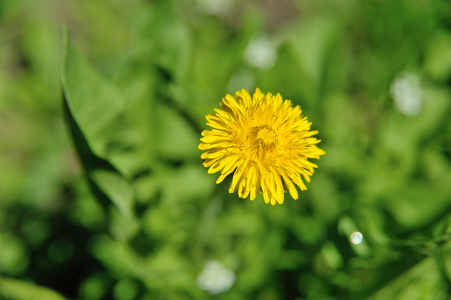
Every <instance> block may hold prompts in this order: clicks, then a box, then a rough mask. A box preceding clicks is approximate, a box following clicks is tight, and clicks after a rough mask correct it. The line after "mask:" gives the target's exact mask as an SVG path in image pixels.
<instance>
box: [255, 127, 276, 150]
mask: <svg viewBox="0 0 451 300" xmlns="http://www.w3.org/2000/svg"><path fill="white" fill-rule="evenodd" d="M257 140H258V142H259V143H262V144H263V145H264V146H269V145H273V144H274V143H275V142H276V141H277V134H276V132H275V131H274V130H272V129H270V128H267V127H263V128H261V129H259V130H258V132H257Z"/></svg>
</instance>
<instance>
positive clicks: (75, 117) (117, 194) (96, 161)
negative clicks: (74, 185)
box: [61, 34, 134, 219]
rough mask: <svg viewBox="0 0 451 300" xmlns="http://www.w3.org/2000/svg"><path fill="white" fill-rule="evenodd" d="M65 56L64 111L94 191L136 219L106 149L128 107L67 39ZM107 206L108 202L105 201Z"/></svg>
mask: <svg viewBox="0 0 451 300" xmlns="http://www.w3.org/2000/svg"><path fill="white" fill-rule="evenodd" d="M64 42H65V45H64V46H65V55H64V61H63V70H62V74H61V84H62V89H63V93H64V112H65V118H66V121H67V123H68V125H69V129H70V131H71V134H72V137H73V139H74V145H75V148H76V150H77V152H78V155H79V156H80V159H81V162H82V164H83V167H84V169H85V171H86V173H87V176H88V178H89V180H90V185H91V190H92V191H93V192H94V194H95V195H96V197H97V198H98V199H99V200H100V201H101V202H102V200H105V198H106V199H107V200H109V201H111V202H112V203H114V204H115V205H116V206H117V207H118V209H119V211H120V212H121V213H122V214H123V215H124V216H125V217H126V218H128V219H130V218H132V217H133V211H132V208H133V200H134V199H133V193H132V189H131V187H130V185H129V182H128V180H127V179H126V178H124V176H122V174H121V173H120V172H119V171H118V170H117V169H116V167H115V166H114V165H113V164H112V163H111V162H110V160H109V157H108V155H107V151H106V148H107V146H108V145H109V144H110V143H111V142H112V141H113V140H114V134H115V133H116V131H115V130H116V126H114V125H115V123H116V122H117V120H118V118H119V117H120V115H121V113H122V111H123V109H124V108H125V105H126V103H125V101H124V100H123V99H122V98H121V97H120V93H119V91H118V90H117V88H116V87H115V86H114V85H113V84H112V83H110V82H108V81H107V80H106V79H103V78H102V77H101V76H100V75H99V74H98V73H97V72H96V71H95V70H94V69H93V68H92V67H91V66H90V65H89V64H88V63H87V62H86V61H85V60H84V59H83V58H82V57H81V55H80V54H79V53H78V52H77V51H76V50H75V49H74V48H73V47H72V45H71V44H70V43H69V42H68V39H67V34H65V36H64ZM102 204H103V205H104V206H108V202H106V201H103V202H102Z"/></svg>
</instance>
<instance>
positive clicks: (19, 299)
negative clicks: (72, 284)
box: [0, 277, 66, 300]
mask: <svg viewBox="0 0 451 300" xmlns="http://www.w3.org/2000/svg"><path fill="white" fill-rule="evenodd" d="M3 297H4V298H3ZM0 298H1V299H10V300H38V299H46V300H64V299H66V298H64V297H63V296H61V295H60V294H58V293H57V292H55V291H53V290H51V289H49V288H46V287H43V286H39V285H36V284H34V283H31V282H25V281H22V280H17V279H12V278H5V277H0Z"/></svg>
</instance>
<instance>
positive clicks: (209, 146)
mask: <svg viewBox="0 0 451 300" xmlns="http://www.w3.org/2000/svg"><path fill="white" fill-rule="evenodd" d="M235 98H236V99H235ZM235 98H234V97H233V96H231V95H226V96H225V97H224V98H222V102H221V103H220V105H221V108H222V109H215V112H216V113H212V114H209V115H207V116H206V119H207V121H208V122H207V125H208V126H210V127H212V128H213V129H208V130H204V131H203V132H202V136H203V137H202V138H201V141H202V143H201V144H200V145H199V149H200V150H205V152H204V153H203V154H202V156H201V158H202V159H203V160H204V166H205V167H207V168H209V169H208V173H209V174H213V173H216V172H218V171H221V175H220V176H219V178H218V180H217V181H216V183H220V182H222V181H223V180H224V178H226V177H227V176H228V175H230V174H232V173H234V174H233V179H232V183H231V184H230V188H229V192H230V193H234V192H235V190H237V189H238V196H239V197H240V198H243V199H244V198H246V197H247V196H250V199H251V200H254V199H255V197H256V196H257V194H258V193H259V192H261V193H262V194H263V199H264V200H265V202H266V203H271V204H272V205H275V204H276V203H280V204H282V203H283V200H284V191H285V189H288V191H289V193H290V195H291V196H292V197H293V198H294V199H297V198H298V192H297V190H296V187H295V185H297V186H298V187H299V188H300V189H301V191H303V190H306V189H307V187H306V186H305V184H304V182H303V180H302V178H301V175H302V177H304V179H305V180H306V181H307V182H310V176H312V174H313V172H314V168H317V165H315V164H314V163H312V162H310V161H309V160H308V159H309V158H315V159H319V157H320V156H321V155H323V154H325V153H326V152H325V151H324V150H321V149H320V148H318V147H317V144H318V143H319V142H320V140H318V139H316V138H315V137H313V136H314V135H315V134H317V133H318V131H316V130H313V131H311V130H310V127H311V125H312V123H311V122H308V121H307V117H303V116H302V115H301V113H302V110H301V108H300V107H299V106H295V107H293V105H292V103H291V101H290V100H283V99H282V96H281V95H280V94H277V95H273V94H271V93H267V94H266V95H265V94H263V93H262V92H260V90H259V89H258V88H257V89H256V91H255V93H254V95H253V96H251V95H250V94H249V92H248V91H246V90H244V89H243V90H241V91H238V92H236V93H235Z"/></svg>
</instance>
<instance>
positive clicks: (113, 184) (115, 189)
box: [91, 169, 133, 217]
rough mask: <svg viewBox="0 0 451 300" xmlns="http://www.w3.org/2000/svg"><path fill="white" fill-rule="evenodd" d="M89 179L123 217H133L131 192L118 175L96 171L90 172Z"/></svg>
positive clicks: (111, 172) (100, 170)
mask: <svg viewBox="0 0 451 300" xmlns="http://www.w3.org/2000/svg"><path fill="white" fill-rule="evenodd" d="M91 178H92V179H93V180H94V182H96V183H97V185H98V187H99V188H100V189H101V190H102V191H104V193H105V194H106V195H107V196H108V198H109V199H110V200H111V201H112V202H113V203H114V204H115V205H116V206H117V207H118V208H119V211H120V212H121V213H122V214H123V215H124V216H126V217H131V216H132V215H133V213H132V205H133V191H132V189H131V187H130V185H129V184H128V182H126V181H125V180H124V178H123V177H121V175H119V173H117V172H114V171H111V170H105V169H96V170H93V171H92V172H91Z"/></svg>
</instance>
